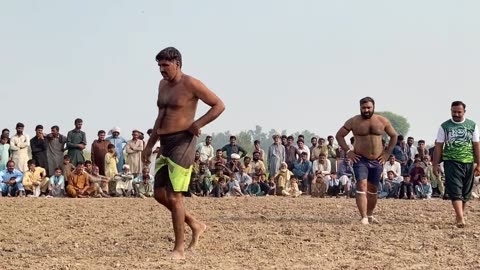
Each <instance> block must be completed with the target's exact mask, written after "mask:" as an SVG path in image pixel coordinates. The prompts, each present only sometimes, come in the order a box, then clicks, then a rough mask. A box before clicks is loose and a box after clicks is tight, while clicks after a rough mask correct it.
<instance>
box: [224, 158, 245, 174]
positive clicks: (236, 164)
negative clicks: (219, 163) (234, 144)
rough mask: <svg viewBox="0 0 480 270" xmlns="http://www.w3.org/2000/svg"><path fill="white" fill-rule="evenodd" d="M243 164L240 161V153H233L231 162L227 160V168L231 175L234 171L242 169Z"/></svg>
mask: <svg viewBox="0 0 480 270" xmlns="http://www.w3.org/2000/svg"><path fill="white" fill-rule="evenodd" d="M241 165H242V164H241V163H240V155H239V154H235V153H234V154H232V156H231V159H230V161H229V162H227V166H226V167H227V170H228V174H229V175H231V174H232V173H237V172H238V171H240V166H241Z"/></svg>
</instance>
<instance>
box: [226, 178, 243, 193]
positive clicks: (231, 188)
mask: <svg viewBox="0 0 480 270" xmlns="http://www.w3.org/2000/svg"><path fill="white" fill-rule="evenodd" d="M227 186H228V192H227V193H226V196H233V197H235V196H243V193H242V189H241V188H240V183H239V182H238V180H237V179H236V178H235V176H234V175H232V176H230V181H228V183H227Z"/></svg>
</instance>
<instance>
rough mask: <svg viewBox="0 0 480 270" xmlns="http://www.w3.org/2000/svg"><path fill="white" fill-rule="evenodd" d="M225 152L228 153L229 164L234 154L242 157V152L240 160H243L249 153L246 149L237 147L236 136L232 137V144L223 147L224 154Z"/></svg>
mask: <svg viewBox="0 0 480 270" xmlns="http://www.w3.org/2000/svg"><path fill="white" fill-rule="evenodd" d="M223 152H226V153H227V162H228V161H230V160H231V159H232V154H239V155H240V152H242V154H241V155H240V158H243V157H244V156H246V155H247V151H245V149H243V147H241V146H240V145H237V137H235V136H230V144H227V145H225V146H224V147H222V153H223Z"/></svg>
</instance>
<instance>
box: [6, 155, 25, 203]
mask: <svg viewBox="0 0 480 270" xmlns="http://www.w3.org/2000/svg"><path fill="white" fill-rule="evenodd" d="M0 180H1V181H2V182H1V183H0V189H1V193H0V194H1V196H8V197H15V196H17V195H19V196H20V197H24V196H25V189H24V188H23V184H22V180H23V173H22V172H21V171H19V170H17V169H15V162H14V161H13V160H9V161H8V162H7V169H5V170H3V171H0Z"/></svg>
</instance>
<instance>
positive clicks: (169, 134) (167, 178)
mask: <svg viewBox="0 0 480 270" xmlns="http://www.w3.org/2000/svg"><path fill="white" fill-rule="evenodd" d="M156 61H157V62H158V66H159V67H160V73H161V74H162V76H163V80H161V81H160V85H159V87H158V100H157V105H158V117H157V119H156V120H155V125H154V128H153V133H152V136H151V137H150V139H149V140H148V143H147V145H146V147H145V150H144V151H143V153H142V159H143V162H145V163H146V164H148V163H150V156H151V154H152V148H153V146H154V145H155V143H156V142H157V141H158V140H160V144H161V155H160V157H159V158H158V159H157V160H156V162H155V172H154V173H155V185H154V197H155V199H156V200H157V201H158V202H159V203H161V204H162V205H164V206H165V207H166V208H167V209H168V210H170V212H171V214H172V222H173V230H174V233H175V247H174V248H173V252H172V258H173V259H185V254H184V250H185V243H184V241H185V224H184V223H187V225H188V226H189V227H190V228H191V229H192V241H191V243H190V245H189V248H190V249H193V248H194V247H195V245H196V244H197V242H198V239H199V237H200V235H201V234H202V233H203V232H204V231H205V230H206V228H207V227H206V225H205V224H203V223H202V222H200V221H198V220H197V219H195V218H194V217H193V216H192V215H191V214H190V213H189V212H187V211H186V210H185V208H184V204H183V192H186V191H187V190H188V185H189V182H190V175H191V173H192V164H193V162H194V157H195V146H196V145H197V144H196V137H198V136H199V135H200V128H202V127H203V126H205V125H207V124H208V123H210V122H211V121H213V120H215V119H216V118H217V117H218V116H219V115H220V114H221V113H222V112H223V111H224V110H225V106H224V104H223V102H222V100H220V98H218V97H217V96H216V95H215V94H214V93H213V92H212V91H211V90H210V89H208V88H207V87H206V86H205V85H204V84H203V83H202V82H201V81H199V80H197V79H195V78H193V77H191V76H189V75H186V74H184V73H183V72H182V70H181V68H182V56H181V54H180V52H179V51H178V50H177V49H175V48H173V47H169V48H165V49H164V50H162V51H160V52H159V53H158V54H157V56H156ZM198 100H201V101H203V102H204V103H206V104H207V105H209V106H210V107H211V108H210V110H208V111H207V112H206V113H205V115H203V116H202V117H200V118H199V119H197V120H195V119H194V118H195V113H196V110H197V104H198Z"/></svg>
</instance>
